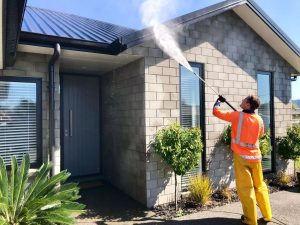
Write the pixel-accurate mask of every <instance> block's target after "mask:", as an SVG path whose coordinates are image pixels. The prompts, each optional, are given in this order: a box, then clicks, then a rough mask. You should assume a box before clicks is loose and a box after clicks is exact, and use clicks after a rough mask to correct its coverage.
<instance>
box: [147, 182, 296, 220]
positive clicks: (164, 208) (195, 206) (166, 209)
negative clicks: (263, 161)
mask: <svg viewBox="0 0 300 225" xmlns="http://www.w3.org/2000/svg"><path fill="white" fill-rule="evenodd" d="M266 183H267V185H268V189H269V193H270V194H271V193H274V192H278V191H281V190H288V189H290V188H294V187H296V186H298V184H297V182H296V181H295V180H292V181H291V182H290V183H289V184H287V185H282V184H279V183H277V182H276V180H274V179H271V180H266ZM229 191H230V195H231V199H230V200H229V199H226V198H224V196H223V195H222V194H221V192H220V191H218V190H217V191H215V192H214V193H213V195H212V197H211V199H210V201H209V202H207V203H206V204H205V205H201V204H199V203H197V202H195V201H193V200H192V199H191V198H189V197H182V198H181V199H179V200H178V203H177V204H178V210H177V211H176V210H175V203H174V202H172V203H169V204H164V205H159V206H156V207H154V209H153V210H152V211H153V212H154V213H155V214H156V216H158V217H160V218H163V219H166V220H168V219H172V218H175V217H179V216H183V215H188V214H192V213H196V212H200V211H205V210H209V209H212V208H215V207H217V206H223V205H226V204H229V203H233V202H238V201H239V198H238V195H237V191H236V189H235V188H232V189H230V190H229Z"/></svg>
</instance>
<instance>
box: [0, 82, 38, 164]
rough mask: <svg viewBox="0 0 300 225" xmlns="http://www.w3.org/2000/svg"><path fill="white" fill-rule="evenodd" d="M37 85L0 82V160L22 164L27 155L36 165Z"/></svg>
mask: <svg viewBox="0 0 300 225" xmlns="http://www.w3.org/2000/svg"><path fill="white" fill-rule="evenodd" d="M36 102H37V93H36V83H27V82H12V81H0V156H1V157H2V158H3V160H4V162H5V163H6V165H10V164H11V157H12V156H16V158H17V160H18V161H21V159H22V157H23V155H24V154H29V156H30V162H31V163H36V162H37V104H36Z"/></svg>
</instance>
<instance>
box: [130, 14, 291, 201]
mask: <svg viewBox="0 0 300 225" xmlns="http://www.w3.org/2000/svg"><path fill="white" fill-rule="evenodd" d="M178 40H179V44H180V48H181V49H182V50H183V52H184V55H185V57H186V58H187V60H188V61H190V62H196V63H202V64H203V65H204V70H205V79H206V81H207V82H208V83H209V84H210V85H212V86H213V87H214V88H215V90H216V91H217V92H219V93H220V94H222V95H224V96H225V97H226V99H227V100H228V101H229V102H230V103H232V105H233V106H235V107H236V108H239V104H240V102H241V100H242V99H243V98H244V97H246V96H247V95H249V94H257V82H256V79H257V78H256V74H257V72H258V71H270V72H272V73H273V76H274V91H275V93H274V94H275V98H274V101H275V129H276V136H280V135H283V134H284V133H285V130H286V128H287V126H288V125H289V124H290V123H291V102H290V99H291V96H290V95H291V92H290V89H291V86H290V80H289V77H290V73H291V72H293V69H292V67H291V66H290V65H289V64H288V63H287V62H286V61H285V60H283V59H282V58H281V57H280V56H279V55H278V54H277V53H276V52H275V51H274V50H273V49H272V48H271V47H270V46H269V45H268V44H267V43H266V42H265V41H264V40H262V39H261V38H260V37H259V36H258V35H257V34H256V33H255V32H254V31H253V30H252V29H251V28H250V27H249V26H248V25H247V24H246V23H245V22H243V21H242V20H241V19H240V18H239V17H238V16H237V15H236V14H235V13H234V12H232V11H230V12H226V13H223V14H221V15H218V16H215V17H212V18H209V19H206V20H204V21H201V22H198V23H196V24H193V25H190V26H189V27H188V28H186V29H183V31H182V32H181V33H180V35H179V36H178ZM127 53H128V54H141V53H142V54H144V55H145V122H146V144H148V143H149V141H150V140H151V139H152V138H153V135H154V134H155V133H156V131H157V130H158V129H160V128H161V127H162V126H165V125H168V124H170V123H171V122H175V121H177V122H179V117H180V110H179V107H180V102H179V96H180V93H179V90H180V86H179V64H178V63H177V62H176V61H174V60H173V59H170V57H169V56H167V55H165V54H164V53H163V52H162V51H161V50H160V49H159V48H158V47H157V46H156V45H155V44H154V42H153V41H148V42H147V43H145V44H142V45H140V46H139V47H135V48H132V49H129V50H127ZM205 98H206V102H205V113H206V118H205V119H206V120H205V121H206V124H205V126H206V128H205V129H206V157H207V172H208V174H209V176H210V177H211V178H212V179H213V181H214V183H215V185H219V184H220V183H226V184H229V185H230V186H231V187H232V186H234V173H233V165H232V157H231V154H230V152H228V149H226V147H224V146H222V145H219V144H218V140H219V136H220V134H221V132H222V131H223V129H224V127H225V126H226V125H227V123H225V122H223V121H221V120H219V119H218V118H216V117H214V116H213V115H212V108H213V104H214V101H215V99H216V98H217V96H216V95H215V94H214V93H213V91H212V90H210V89H209V88H207V87H205ZM224 109H227V110H229V108H227V107H226V106H224ZM146 150H147V151H148V154H147V155H148V158H147V162H146V175H147V176H146V178H147V206H148V207H152V206H154V205H158V204H163V203H166V202H169V201H172V200H173V199H174V176H173V175H172V174H171V171H170V169H169V168H168V167H167V166H166V165H165V164H164V163H163V162H162V161H161V159H160V158H159V157H157V156H156V155H155V154H153V153H151V151H149V150H148V149H146ZM277 159H278V158H277ZM279 164H280V162H278V165H279ZM285 166H288V165H285ZM289 168H290V167H288V168H287V169H288V170H289Z"/></svg>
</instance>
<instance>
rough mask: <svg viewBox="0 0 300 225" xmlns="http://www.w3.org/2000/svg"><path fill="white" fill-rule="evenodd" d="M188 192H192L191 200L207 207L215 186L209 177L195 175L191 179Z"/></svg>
mask: <svg viewBox="0 0 300 225" xmlns="http://www.w3.org/2000/svg"><path fill="white" fill-rule="evenodd" d="M188 190H189V191H190V196H191V198H192V199H193V200H194V201H195V202H198V203H200V204H201V205H205V204H206V203H207V202H208V201H209V200H210V198H211V196H212V194H213V185H212V182H211V180H210V179H209V177H207V176H201V175H195V176H192V177H189V186H188Z"/></svg>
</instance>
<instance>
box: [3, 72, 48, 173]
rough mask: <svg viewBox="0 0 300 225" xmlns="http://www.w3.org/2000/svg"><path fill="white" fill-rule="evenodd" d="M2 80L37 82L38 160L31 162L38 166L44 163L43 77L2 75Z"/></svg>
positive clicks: (34, 166)
mask: <svg viewBox="0 0 300 225" xmlns="http://www.w3.org/2000/svg"><path fill="white" fill-rule="evenodd" d="M0 81H5V82H20V83H35V84H36V120H37V121H36V131H37V135H36V141H37V143H36V144H37V149H36V155H37V161H36V162H35V163H30V167H31V168H38V167H40V166H41V165H42V157H43V153H42V146H43V144H42V141H43V139H42V137H43V134H42V78H32V77H17V76H1V77H0ZM6 167H7V168H8V169H10V168H11V166H10V165H7V166H6Z"/></svg>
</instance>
